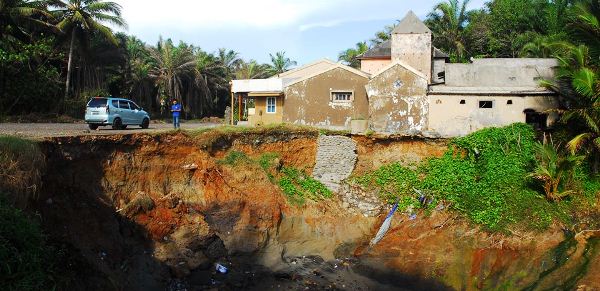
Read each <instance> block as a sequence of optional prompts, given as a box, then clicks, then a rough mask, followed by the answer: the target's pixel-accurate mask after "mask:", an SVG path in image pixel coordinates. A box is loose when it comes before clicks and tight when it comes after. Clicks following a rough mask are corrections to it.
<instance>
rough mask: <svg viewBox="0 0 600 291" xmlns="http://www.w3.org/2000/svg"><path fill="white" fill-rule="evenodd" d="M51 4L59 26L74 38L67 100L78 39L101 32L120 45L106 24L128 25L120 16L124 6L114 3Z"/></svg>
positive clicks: (77, 0)
mask: <svg viewBox="0 0 600 291" xmlns="http://www.w3.org/2000/svg"><path fill="white" fill-rule="evenodd" d="M51 7H53V8H55V10H53V11H52V13H53V14H54V15H55V17H56V18H57V19H59V22H58V24H57V27H58V28H59V29H60V30H62V31H63V32H65V33H67V34H68V35H69V36H70V37H71V41H70V45H69V61H68V64H67V81H66V84H65V99H67V98H68V97H69V89H70V88H69V87H70V83H71V74H72V72H71V71H72V65H73V50H74V48H75V40H76V39H78V38H79V39H80V41H81V42H86V41H87V39H88V37H89V35H90V34H91V33H93V32H96V33H99V34H100V35H102V36H103V37H105V38H106V39H107V40H109V41H110V42H111V43H113V44H114V45H117V44H118V41H117V39H116V38H115V36H114V35H113V32H112V30H111V29H110V28H109V27H107V26H106V25H105V24H110V25H114V26H117V27H127V24H126V22H125V20H124V19H123V18H122V17H121V6H120V5H119V4H117V3H115V2H106V1H102V0H55V1H52V3H51Z"/></svg>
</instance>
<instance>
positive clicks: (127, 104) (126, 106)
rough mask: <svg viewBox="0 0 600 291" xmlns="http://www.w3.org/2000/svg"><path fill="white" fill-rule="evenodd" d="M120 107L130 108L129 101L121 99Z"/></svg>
mask: <svg viewBox="0 0 600 291" xmlns="http://www.w3.org/2000/svg"><path fill="white" fill-rule="evenodd" d="M119 108H121V109H129V103H128V102H127V101H125V100H119Z"/></svg>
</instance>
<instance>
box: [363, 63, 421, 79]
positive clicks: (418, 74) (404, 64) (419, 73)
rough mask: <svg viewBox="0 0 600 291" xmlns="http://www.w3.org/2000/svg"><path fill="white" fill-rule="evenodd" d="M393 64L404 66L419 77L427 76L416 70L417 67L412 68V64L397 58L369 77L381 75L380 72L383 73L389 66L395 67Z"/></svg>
mask: <svg viewBox="0 0 600 291" xmlns="http://www.w3.org/2000/svg"><path fill="white" fill-rule="evenodd" d="M395 66H401V67H403V68H405V69H407V70H409V71H410V72H411V73H413V74H415V75H417V76H418V77H421V78H423V79H425V80H427V76H425V74H423V73H421V72H419V70H417V69H415V68H413V67H412V66H410V65H408V64H406V63H404V62H402V61H400V60H397V61H395V62H392V63H391V64H389V65H387V66H385V67H384V68H383V69H381V70H380V71H379V72H377V73H375V74H374V75H372V76H371V79H372V78H375V77H377V76H379V75H381V74H383V73H384V72H385V71H387V70H389V69H391V68H393V67H395Z"/></svg>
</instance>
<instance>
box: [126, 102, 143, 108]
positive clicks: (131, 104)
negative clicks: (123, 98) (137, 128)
mask: <svg viewBox="0 0 600 291" xmlns="http://www.w3.org/2000/svg"><path fill="white" fill-rule="evenodd" d="M129 108H131V110H140V107H139V106H137V105H136V104H135V103H133V102H129Z"/></svg>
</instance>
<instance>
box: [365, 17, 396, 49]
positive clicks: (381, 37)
mask: <svg viewBox="0 0 600 291" xmlns="http://www.w3.org/2000/svg"><path fill="white" fill-rule="evenodd" d="M398 23H400V20H396V23H394V24H392V25H386V26H385V27H384V28H383V30H380V31H378V32H376V33H375V37H374V38H372V39H371V40H370V42H371V46H376V45H379V44H381V43H383V42H385V41H388V40H390V39H391V38H392V31H394V28H396V26H398Z"/></svg>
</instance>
